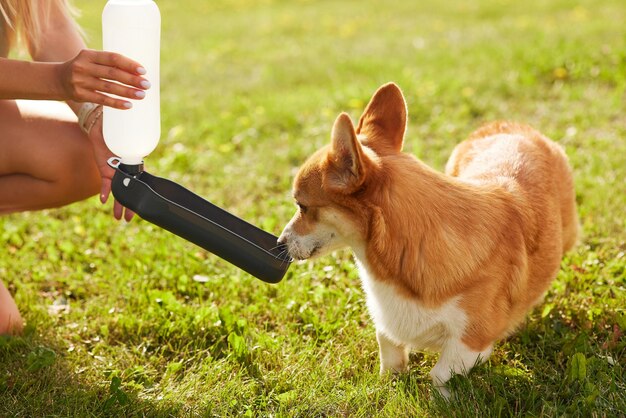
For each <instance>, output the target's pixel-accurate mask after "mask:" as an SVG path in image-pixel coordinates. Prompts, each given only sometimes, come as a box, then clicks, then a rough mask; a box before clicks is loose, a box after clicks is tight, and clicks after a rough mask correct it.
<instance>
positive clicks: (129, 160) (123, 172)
mask: <svg viewBox="0 0 626 418" xmlns="http://www.w3.org/2000/svg"><path fill="white" fill-rule="evenodd" d="M139 17H141V18H139ZM160 24H161V16H160V13H159V9H158V7H157V5H156V3H155V2H154V1H153V0H123V1H122V0H109V1H108V2H107V5H106V6H105V8H104V11H103V13H102V29H103V41H104V48H103V49H105V50H108V51H113V52H118V53H120V54H123V55H126V56H128V57H129V58H132V59H134V60H136V61H137V62H140V63H141V64H142V65H143V66H144V67H145V69H146V77H147V78H148V79H149V80H150V83H151V88H150V89H149V90H148V91H146V96H145V99H143V100H139V101H135V102H134V103H133V107H132V109H128V110H118V109H112V108H105V110H104V114H103V133H104V139H105V142H106V144H107V146H108V148H109V149H110V150H111V151H112V152H113V153H114V154H116V155H118V156H119V158H117V157H115V158H111V159H110V160H109V165H110V166H111V167H113V168H114V169H115V175H114V176H113V180H112V184H111V190H112V192H113V196H114V197H115V199H116V200H117V201H118V202H120V203H121V204H122V205H124V206H125V207H127V208H129V209H132V210H133V211H134V212H135V213H137V214H138V215H139V216H140V217H142V218H143V219H145V220H147V221H149V222H152V223H153V224H155V225H157V226H160V227H161V228H164V229H167V230H168V231H170V232H172V233H174V234H176V235H179V236H180V237H182V238H184V239H186V240H188V241H191V242H193V243H194V244H196V245H199V246H200V247H202V248H204V249H206V250H208V251H210V252H212V253H214V254H216V255H217V256H219V257H221V258H223V259H225V260H227V261H229V262H231V263H232V264H234V265H236V266H237V267H239V268H241V269H243V270H245V271H247V272H248V273H250V274H252V275H253V276H255V277H257V278H259V279H261V280H263V281H265V282H269V283H277V282H279V281H280V280H282V278H283V276H284V275H285V272H286V271H287V269H288V268H289V265H290V263H291V259H290V258H289V256H288V255H287V252H286V251H285V250H284V249H283V248H282V247H280V246H278V245H277V241H278V239H277V237H275V236H274V235H272V234H269V233H267V232H265V231H263V230H261V229H259V228H257V227H255V226H254V225H251V224H249V223H247V222H245V221H243V220H241V219H239V218H237V217H236V216H234V215H232V214H230V213H228V212H227V211H225V210H223V209H220V208H219V207H217V206H215V205H213V204H212V203H210V202H208V201H206V200H204V199H203V198H201V197H200V196H198V195H196V194H194V193H192V192H190V191H189V190H187V189H185V188H184V187H182V186H180V185H178V184H176V183H174V182H172V181H170V180H166V179H163V178H159V177H155V176H153V175H151V174H149V173H147V172H145V171H144V169H143V158H144V157H146V156H147V155H148V154H150V153H151V152H152V151H153V150H154V148H155V147H156V145H157V144H158V141H159V136H160V132H161V126H160V109H159V43H160Z"/></svg>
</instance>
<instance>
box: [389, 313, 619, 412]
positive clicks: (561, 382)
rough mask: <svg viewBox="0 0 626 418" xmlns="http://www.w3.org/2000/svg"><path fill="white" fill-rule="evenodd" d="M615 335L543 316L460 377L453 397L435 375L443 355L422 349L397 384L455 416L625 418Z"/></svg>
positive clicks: (409, 395)
mask: <svg viewBox="0 0 626 418" xmlns="http://www.w3.org/2000/svg"><path fill="white" fill-rule="evenodd" d="M611 338H612V337H611V335H604V333H602V332H601V331H600V330H597V329H596V330H581V329H578V328H577V327H575V326H572V324H571V323H569V322H568V321H565V320H563V319H562V318H560V319H554V318H544V319H539V320H538V321H532V322H529V323H528V324H527V325H526V326H525V327H524V328H523V329H521V330H519V331H518V332H517V333H516V334H514V335H513V336H512V337H511V338H509V339H508V340H505V341H502V342H500V343H497V344H496V351H495V353H494V355H493V356H492V358H491V359H490V360H489V361H488V362H487V363H486V364H483V365H480V366H477V367H475V368H474V369H472V371H471V372H470V373H469V375H468V376H461V375H457V376H454V377H453V378H452V379H451V381H450V382H449V384H448V385H449V388H450V389H451V390H452V392H453V394H454V395H453V398H452V399H451V400H446V399H444V398H443V397H442V396H440V395H439V394H438V393H437V392H436V391H435V390H434V388H433V386H432V385H431V383H430V379H429V378H428V375H427V374H428V372H429V371H430V367H432V365H434V362H435V359H434V358H432V359H431V358H430V355H426V356H425V355H423V354H421V353H414V354H412V356H411V371H410V372H409V373H408V374H406V375H402V376H400V377H399V378H398V381H397V385H396V388H395V389H396V390H397V391H398V392H399V393H402V396H403V397H407V398H420V399H422V400H424V399H428V403H429V407H430V408H432V411H434V412H435V413H436V414H437V415H440V416H447V417H474V416H479V417H482V416H489V417H501V416H504V417H508V416H527V415H530V416H563V415H565V416H621V415H622V414H623V411H625V410H626V397H625V396H624V393H626V392H625V390H626V373H625V372H624V369H625V367H624V360H625V359H626V348H625V347H624V344H616V345H614V346H609V347H607V345H606V342H605V340H607V339H608V340H610V339H611ZM620 362H621V363H620ZM416 363H420V364H421V367H423V369H421V370H419V369H420V366H416Z"/></svg>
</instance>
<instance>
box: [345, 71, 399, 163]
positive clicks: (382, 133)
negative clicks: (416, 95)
mask: <svg viewBox="0 0 626 418" xmlns="http://www.w3.org/2000/svg"><path fill="white" fill-rule="evenodd" d="M406 122H407V110H406V101H405V100H404V96H403V95H402V91H401V90H400V87H398V86H397V85H396V84H394V83H387V84H385V85H383V86H381V87H380V88H379V89H378V90H376V93H374V95H373V96H372V98H371V99H370V102H369V103H368V105H367V107H366V108H365V111H364V112H363V115H361V119H359V125H358V126H357V128H356V133H357V134H361V135H364V136H365V138H364V139H363V145H367V146H368V147H370V148H372V149H373V150H374V151H376V153H377V154H379V155H385V154H392V153H397V152H400V151H401V150H402V141H403V140H404V132H405V131H406Z"/></svg>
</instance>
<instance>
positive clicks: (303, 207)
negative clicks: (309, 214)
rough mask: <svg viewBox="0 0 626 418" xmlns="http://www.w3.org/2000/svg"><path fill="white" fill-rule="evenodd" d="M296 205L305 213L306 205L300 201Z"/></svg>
mask: <svg viewBox="0 0 626 418" xmlns="http://www.w3.org/2000/svg"><path fill="white" fill-rule="evenodd" d="M296 205H298V207H299V208H300V210H301V211H302V213H306V211H307V209H308V208H307V207H306V206H304V205H303V204H302V203H296Z"/></svg>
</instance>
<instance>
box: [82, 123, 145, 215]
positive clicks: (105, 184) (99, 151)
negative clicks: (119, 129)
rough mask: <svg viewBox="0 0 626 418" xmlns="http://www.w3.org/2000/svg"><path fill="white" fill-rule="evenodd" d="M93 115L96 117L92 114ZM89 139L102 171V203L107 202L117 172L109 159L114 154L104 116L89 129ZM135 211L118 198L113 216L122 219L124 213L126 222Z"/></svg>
mask: <svg viewBox="0 0 626 418" xmlns="http://www.w3.org/2000/svg"><path fill="white" fill-rule="evenodd" d="M92 117H96V116H95V115H92ZM89 140H90V141H91V144H92V145H93V152H94V156H95V158H96V164H97V165H98V170H99V171H100V176H101V177H102V188H101V189H100V201H101V202H102V203H106V201H107V200H108V198H109V194H110V193H111V180H112V179H113V175H114V174H115V170H114V169H113V168H111V167H110V166H109V165H108V164H107V161H108V159H109V158H111V157H113V154H112V153H111V151H109V149H108V148H107V146H106V144H105V142H104V137H103V136H102V118H101V117H98V119H97V120H96V121H95V124H94V125H93V126H92V128H91V130H90V131H89ZM134 214H135V213H134V212H133V211H132V210H130V209H128V208H125V207H124V206H122V204H121V203H120V202H118V201H117V200H116V201H115V202H114V203H113V216H114V217H115V219H117V220H120V219H122V215H124V219H125V220H126V222H129V221H130V220H131V219H132V218H133V215H134Z"/></svg>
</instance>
